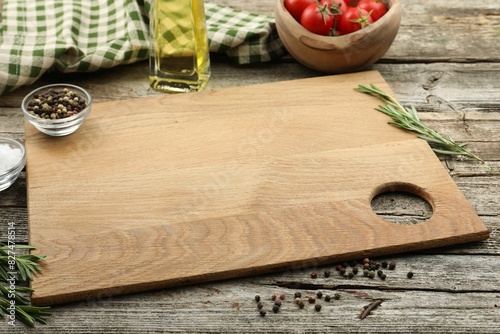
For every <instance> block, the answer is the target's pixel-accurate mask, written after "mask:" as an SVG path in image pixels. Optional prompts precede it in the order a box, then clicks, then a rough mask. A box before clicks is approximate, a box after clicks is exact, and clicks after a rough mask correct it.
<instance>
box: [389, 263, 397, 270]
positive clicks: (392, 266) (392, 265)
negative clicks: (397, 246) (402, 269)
mask: <svg viewBox="0 0 500 334" xmlns="http://www.w3.org/2000/svg"><path fill="white" fill-rule="evenodd" d="M394 269H396V262H394V261H391V262H389V270H394Z"/></svg>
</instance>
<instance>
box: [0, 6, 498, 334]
mask: <svg viewBox="0 0 500 334" xmlns="http://www.w3.org/2000/svg"><path fill="white" fill-rule="evenodd" d="M212 1H213V2H216V3H220V4H223V5H227V6H231V7H234V8H237V9H243V10H248V11H252V12H255V13H260V14H268V15H272V14H273V7H274V1H272V0H254V1H246V2H234V1H230V0H212ZM0 3H1V1H0ZM401 4H402V9H403V17H402V21H401V28H400V30H399V32H398V36H397V37H396V40H395V41H394V43H393V44H392V46H391V48H390V49H389V51H388V52H387V54H386V55H385V56H384V57H383V58H382V59H381V60H380V61H379V62H377V63H376V64H374V65H373V66H372V68H373V69H377V70H378V71H380V73H381V74H382V76H383V77H384V79H385V81H386V82H387V83H388V85H389V86H390V87H391V89H392V91H393V92H394V93H395V95H396V96H397V98H398V99H399V100H400V101H401V103H403V104H404V105H415V106H416V108H417V109H418V111H419V116H420V118H421V119H422V120H423V121H424V122H425V123H426V124H428V125H429V126H431V127H432V128H434V129H436V130H438V131H440V132H442V133H445V134H449V135H451V136H452V137H453V138H454V139H455V140H457V141H462V142H468V143H469V146H468V147H469V149H470V150H472V151H473V152H474V153H475V154H478V155H479V156H481V157H482V158H483V159H485V160H486V162H485V163H484V164H479V163H476V162H475V161H471V160H467V159H459V158H453V157H445V156H438V157H439V159H440V162H441V164H442V166H443V168H445V170H447V171H448V174H449V175H450V177H452V178H453V180H454V181H455V183H456V184H457V186H458V187H459V189H460V190H461V191H462V193H463V194H464V195H465V197H466V198H467V199H468V201H469V202H470V203H471V204H472V206H473V207H474V209H475V210H476V212H477V213H478V215H479V217H480V218H481V220H482V221H483V222H484V224H485V225H486V226H487V227H488V229H489V230H490V232H491V233H490V238H489V239H487V240H485V241H482V242H473V243H467V244H461V245H457V246H449V247H444V248H443V247H441V248H434V249H429V250H426V251H420V252H414V253H412V254H394V255H392V256H385V257H381V258H378V260H395V261H396V262H397V269H396V270H395V272H394V273H392V274H390V275H388V279H387V280H386V281H381V280H379V279H374V280H369V279H364V278H363V277H356V278H355V279H354V280H346V279H345V278H343V277H341V276H339V275H332V276H331V277H329V278H324V277H322V272H323V270H331V271H332V272H334V270H335V265H333V266H330V265H326V266H315V265H314V264H312V263H311V267H309V268H306V269H296V270H287V271H280V272H273V273H270V274H267V275H256V276H252V277H248V278H239V279H230V280H223V281H218V282H209V283H204V284H193V285H189V286H186V287H178V288H168V289H160V290H155V291H148V292H143V293H135V294H128V295H122V296H113V297H111V296H102V297H101V298H96V299H88V300H85V301H82V302H77V303H69V304H63V305H58V306H54V307H52V308H51V311H52V314H53V315H52V317H50V318H49V319H48V323H47V324H46V325H37V326H36V327H35V328H27V327H26V326H23V325H22V324H21V323H20V322H17V323H16V326H15V327H13V326H9V325H7V323H6V322H4V323H2V324H0V333H2V334H3V333H5V334H14V333H15V334H17V333H19V334H21V333H22V334H26V333H36V334H41V333H46V334H53V333H67V334H82V333H89V334H90V333H106V334H110V333H113V334H114V333H116V334H118V333H119V334H124V333H134V334H135V333H165V332H168V333H256V332H260V333H265V332H267V333H269V332H273V333H290V332H295V333H313V332H321V333H324V332H331V333H346V332H350V333H426V334H428V333H433V334H443V333H450V334H451V333H453V334H458V333H460V334H462V333H471V332H473V333H488V334H497V333H498V328H499V327H500V313H499V312H500V307H498V306H499V305H500V289H499V287H500V276H499V275H498V273H497V272H498V269H497V268H498V267H499V266H500V256H499V255H500V137H499V135H500V132H499V131H498V129H499V128H500V95H499V94H498V87H499V78H500V64H499V60H500V58H499V57H500V52H499V44H498V27H499V26H500V7H499V3H498V0H484V1H481V2H456V1H447V0H432V1H430V0H421V1H410V0H401ZM147 71H148V64H147V62H139V63H135V64H130V65H127V66H120V67H116V68H113V69H110V70H106V71H99V72H94V73H73V74H61V73H50V74H47V75H45V76H43V77H42V78H40V80H39V81H38V82H37V83H35V84H33V85H31V86H28V87H24V88H20V89H19V90H16V91H14V92H12V93H10V94H7V95H5V96H0V133H1V135H2V136H4V137H8V138H15V139H17V140H20V141H22V142H23V141H24V138H25V136H24V135H25V134H24V123H23V116H22V112H21V111H20V107H19V106H20V103H21V101H22V99H23V97H24V95H25V94H27V93H28V92H29V91H30V90H31V89H33V88H35V87H39V86H42V85H45V84H51V83H58V82H70V83H74V84H77V85H81V86H83V87H87V88H89V90H90V91H91V92H92V95H93V97H94V101H96V102H104V101H118V100H122V99H128V98H131V97H141V96H151V95H156V94H157V93H155V92H154V91H153V90H151V89H149V87H148V82H147V78H146V75H147ZM212 74H213V75H212V78H211V80H210V81H209V85H208V86H207V90H218V89H221V88H226V87H237V86H246V85H252V84H259V83H268V82H277V81H284V80H291V79H299V78H308V77H316V76H319V75H322V74H321V73H318V72H315V71H311V70H309V69H307V68H305V67H304V66H302V65H300V64H297V63H296V62H295V61H294V60H293V59H292V58H290V57H284V58H283V59H281V60H280V61H277V62H273V63H267V64H259V65H253V66H236V65H234V64H231V63H228V62H227V61H226V60H224V58H220V57H214V58H212ZM375 202H376V203H375V209H374V210H375V211H376V212H377V214H378V215H380V216H381V217H383V218H384V219H386V220H392V221H398V222H403V221H406V220H409V221H413V220H422V219H426V218H427V217H428V216H429V215H430V214H431V213H432V212H431V211H430V210H429V209H428V208H427V206H421V205H420V204H418V203H415V202H414V201H413V200H412V199H411V198H406V197H403V196H401V195H400V194H398V193H394V194H390V195H389V196H385V197H381V198H380V199H379V200H377V201H375ZM27 216H28V215H27V197H26V173H25V172H23V173H22V174H21V176H20V178H19V179H18V181H16V183H15V184H14V185H13V186H12V187H10V188H9V189H7V190H5V191H3V192H0V232H1V233H2V236H1V240H3V241H6V235H7V223H11V222H14V223H15V226H16V241H17V242H18V243H21V244H26V243H27V242H28V235H29V231H28V223H27V221H28V218H27ZM336 241H337V239H333V240H332V241H331V243H332V244H334V243H335V242H336ZM300 243H301V240H299V241H298V244H300ZM35 246H36V245H35ZM409 270H412V271H413V272H414V273H415V276H414V277H413V279H411V280H408V279H407V278H406V273H407V272H408V271H409ZM312 271H317V272H318V273H319V276H320V277H319V278H318V279H316V280H313V279H311V278H310V273H311V272H312ZM42 275H43V274H42ZM40 277H41V275H39V276H38V277H37V278H35V280H36V279H38V278H40ZM278 282H279V284H280V285H278ZM305 284H308V286H309V287H308V288H303V287H304V286H305ZM299 286H302V287H301V288H299ZM323 287H324V288H323ZM313 288H314V289H313ZM299 289H300V291H302V293H303V294H304V295H309V294H311V295H314V294H315V293H316V291H318V289H322V290H321V291H323V293H324V294H327V293H329V294H333V293H336V292H337V293H340V294H341V299H340V300H338V301H334V302H332V303H330V304H326V305H323V309H322V311H321V312H315V311H313V309H312V307H309V305H306V307H307V308H306V309H304V310H300V309H298V308H296V307H295V305H294V304H293V301H292V298H293V295H294V293H295V292H296V291H297V290H299ZM273 293H278V294H280V293H284V294H286V296H287V299H286V300H285V302H284V306H283V309H282V311H281V312H280V313H278V314H274V313H272V312H271V311H270V307H271V305H272V303H271V302H270V299H269V298H270V295H271V294H273ZM256 294H260V295H261V296H262V297H263V299H265V305H266V308H267V309H268V311H269V312H268V315H267V316H266V317H264V318H262V317H260V316H259V315H258V312H257V309H256V306H255V301H254V296H255V295H256ZM376 299H384V300H385V301H384V302H383V303H382V305H381V306H380V307H379V308H377V309H376V310H375V311H374V312H373V313H372V314H371V315H370V316H369V317H367V318H366V319H364V320H359V319H358V316H359V314H360V312H361V311H362V309H363V307H364V306H366V305H368V304H369V303H371V301H373V300H376Z"/></svg>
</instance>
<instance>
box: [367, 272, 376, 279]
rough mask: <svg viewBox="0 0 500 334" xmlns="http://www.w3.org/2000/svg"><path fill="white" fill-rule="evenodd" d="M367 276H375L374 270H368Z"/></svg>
mask: <svg viewBox="0 0 500 334" xmlns="http://www.w3.org/2000/svg"><path fill="white" fill-rule="evenodd" d="M368 277H369V278H375V271H373V270H370V272H369V273H368Z"/></svg>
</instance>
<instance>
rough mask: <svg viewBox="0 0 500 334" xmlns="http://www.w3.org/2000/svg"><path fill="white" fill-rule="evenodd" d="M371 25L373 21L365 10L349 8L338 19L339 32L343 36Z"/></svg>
mask: <svg viewBox="0 0 500 334" xmlns="http://www.w3.org/2000/svg"><path fill="white" fill-rule="evenodd" d="M371 23H373V19H372V18H371V16H370V13H369V12H367V11H366V10H365V9H361V8H357V7H349V8H347V10H346V11H345V13H344V14H343V15H342V17H341V18H340V22H339V30H340V33H341V34H343V35H345V34H350V33H352V32H355V31H358V30H360V29H363V28H364V27H366V26H367V25H369V24H371Z"/></svg>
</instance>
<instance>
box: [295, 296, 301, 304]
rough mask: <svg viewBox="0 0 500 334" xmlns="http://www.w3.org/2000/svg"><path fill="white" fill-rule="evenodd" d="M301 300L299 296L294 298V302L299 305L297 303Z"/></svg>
mask: <svg viewBox="0 0 500 334" xmlns="http://www.w3.org/2000/svg"><path fill="white" fill-rule="evenodd" d="M301 301H302V300H301V299H300V297H297V298H295V304H297V305H299V303H300V302H301Z"/></svg>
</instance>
